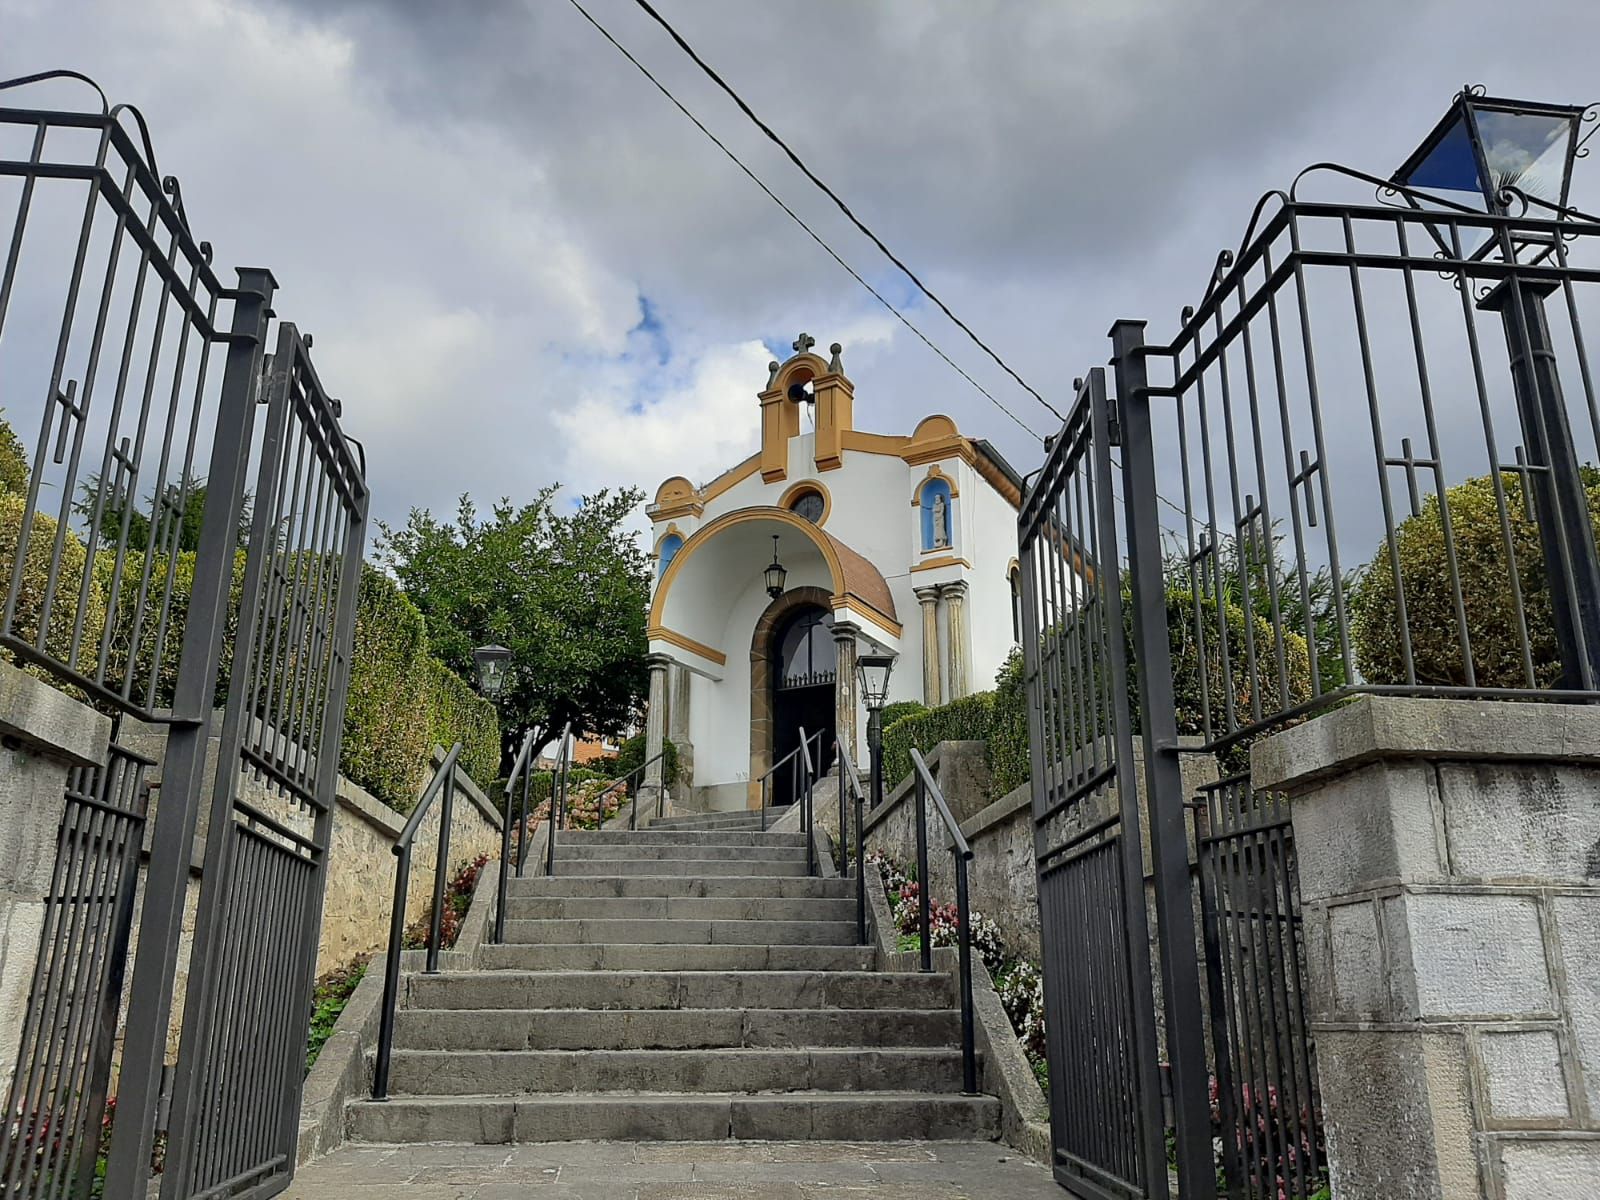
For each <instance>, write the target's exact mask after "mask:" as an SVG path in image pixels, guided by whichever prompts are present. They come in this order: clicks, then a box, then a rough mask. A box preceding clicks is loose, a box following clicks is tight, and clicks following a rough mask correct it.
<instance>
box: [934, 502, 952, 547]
mask: <svg viewBox="0 0 1600 1200" xmlns="http://www.w3.org/2000/svg"><path fill="white" fill-rule="evenodd" d="M949 546H950V506H949V505H948V504H946V503H945V500H944V493H943V492H935V493H934V495H933V548H934V549H935V550H946V549H949Z"/></svg>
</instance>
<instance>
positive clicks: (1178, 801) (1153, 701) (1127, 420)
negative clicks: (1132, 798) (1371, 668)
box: [1111, 321, 1217, 1200]
mask: <svg viewBox="0 0 1600 1200" xmlns="http://www.w3.org/2000/svg"><path fill="white" fill-rule="evenodd" d="M1111 343H1112V347H1113V350H1112V365H1113V367H1114V369H1115V371H1116V381H1117V413H1118V418H1119V420H1118V425H1119V428H1120V431H1121V446H1122V486H1123V506H1124V510H1125V513H1126V518H1125V519H1126V524H1127V538H1128V568H1129V575H1130V576H1131V579H1132V591H1133V646H1134V654H1135V659H1136V661H1137V662H1138V664H1139V702H1140V718H1141V728H1142V729H1143V731H1144V762H1145V779H1146V795H1145V805H1146V808H1147V810H1148V814H1149V825H1150V861H1151V864H1152V869H1153V873H1154V876H1155V903H1156V912H1157V930H1158V936H1159V941H1160V946H1161V954H1160V959H1161V996H1162V999H1163V1004H1164V1007H1165V1011H1166V1029H1167V1046H1166V1050H1167V1060H1168V1062H1170V1063H1171V1064H1172V1099H1173V1110H1174V1114H1175V1120H1176V1135H1175V1143H1174V1147H1173V1154H1174V1156H1175V1158H1176V1162H1177V1173H1178V1190H1179V1192H1180V1193H1181V1194H1182V1195H1183V1196H1184V1197H1185V1198H1186V1200H1187V1198H1189V1197H1193V1198H1194V1200H1211V1198H1212V1197H1214V1196H1215V1195H1216V1194H1217V1193H1216V1188H1217V1177H1216V1165H1215V1160H1214V1158H1213V1156H1212V1148H1211V1120H1210V1114H1211V1101H1210V1090H1209V1088H1210V1079H1209V1077H1208V1075H1207V1071H1206V1044H1205V1030H1204V1028H1203V1026H1202V1023H1201V1018H1200V1014H1201V1012H1202V1008H1201V1003H1200V964H1199V959H1198V955H1197V954H1196V951H1195V940H1196V939H1195V923H1194V893H1193V884H1192V882H1191V879H1190V875H1189V846H1188V840H1189V839H1188V831H1187V828H1186V824H1185V819H1184V795H1183V776H1182V772H1181V769H1180V765H1179V761H1178V729H1177V704H1176V701H1175V700H1174V698H1173V686H1172V648H1171V641H1170V635H1169V633H1168V630H1167V598H1166V584H1165V581H1164V580H1163V578H1162V547H1161V529H1160V525H1159V519H1158V515H1157V512H1156V466H1155V453H1154V446H1153V439H1152V436H1151V429H1150V394H1149V377H1148V374H1147V371H1146V367H1145V360H1144V322H1142V321H1118V322H1117V323H1116V324H1115V325H1113V326H1112V327H1111Z"/></svg>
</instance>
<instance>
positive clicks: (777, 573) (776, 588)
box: [766, 534, 789, 600]
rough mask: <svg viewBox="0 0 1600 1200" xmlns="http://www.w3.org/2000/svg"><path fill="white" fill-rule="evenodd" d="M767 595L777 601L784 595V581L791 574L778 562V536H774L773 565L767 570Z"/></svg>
mask: <svg viewBox="0 0 1600 1200" xmlns="http://www.w3.org/2000/svg"><path fill="white" fill-rule="evenodd" d="M766 576H767V595H769V596H771V597H772V598H773V599H774V600H776V599H777V598H778V597H779V596H781V595H783V585H784V581H785V580H787V579H788V578H789V572H788V571H787V570H785V569H784V566H783V564H782V563H781V562H779V561H778V535H777V534H773V535H772V565H771V566H769V567H768V568H767V570H766Z"/></svg>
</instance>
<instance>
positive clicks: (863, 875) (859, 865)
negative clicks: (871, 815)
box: [840, 770, 867, 946]
mask: <svg viewBox="0 0 1600 1200" xmlns="http://www.w3.org/2000/svg"><path fill="white" fill-rule="evenodd" d="M840 773H841V774H843V771H842V770H841V772H840ZM859 782H860V781H859V780H857V783H858V786H857V788H856V797H855V799H856V802H855V805H854V808H855V810H856V942H857V944H859V945H862V946H865V945H866V944H867V846H866V842H865V841H864V840H863V837H864V834H863V830H862V814H861V805H862V796H861V789H860V787H859Z"/></svg>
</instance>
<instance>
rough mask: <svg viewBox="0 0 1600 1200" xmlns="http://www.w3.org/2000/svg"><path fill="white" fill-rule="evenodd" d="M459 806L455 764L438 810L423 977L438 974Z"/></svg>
mask: <svg viewBox="0 0 1600 1200" xmlns="http://www.w3.org/2000/svg"><path fill="white" fill-rule="evenodd" d="M455 806H456V765H455V763H451V764H450V767H449V769H448V770H447V771H446V772H445V775H444V799H443V801H441V803H440V807H439V849H438V853H437V854H436V855H435V856H434V860H433V915H432V916H431V917H430V918H429V920H428V963H427V966H426V967H424V968H423V974H424V975H437V974H438V973H439V943H440V942H441V941H442V940H443V936H442V935H443V932H444V887H445V883H446V882H447V878H448V876H449V874H450V825H451V823H452V821H453V819H454V815H455Z"/></svg>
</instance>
